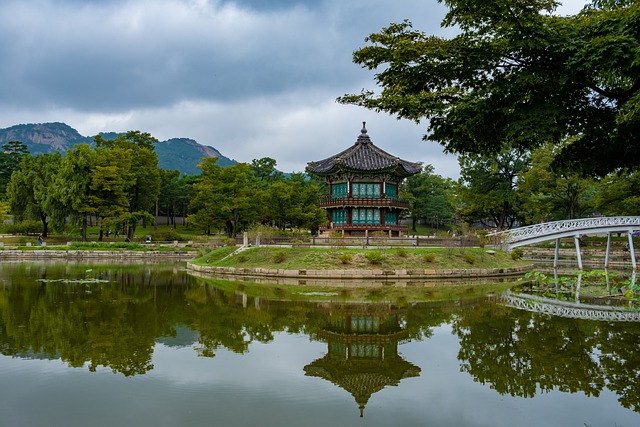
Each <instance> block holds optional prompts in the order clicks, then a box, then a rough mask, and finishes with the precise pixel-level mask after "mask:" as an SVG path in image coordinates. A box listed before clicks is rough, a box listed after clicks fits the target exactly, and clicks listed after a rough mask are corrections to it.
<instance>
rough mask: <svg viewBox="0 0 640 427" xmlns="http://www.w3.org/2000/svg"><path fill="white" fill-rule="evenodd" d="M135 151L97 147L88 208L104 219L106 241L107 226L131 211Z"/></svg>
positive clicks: (102, 228) (101, 219) (103, 228)
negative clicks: (132, 156)
mask: <svg viewBox="0 0 640 427" xmlns="http://www.w3.org/2000/svg"><path fill="white" fill-rule="evenodd" d="M131 162H132V159H131V152H130V150H128V149H125V148H121V147H114V148H111V149H106V148H104V147H98V148H96V158H95V167H94V169H93V171H92V173H91V183H90V185H89V195H88V196H87V205H88V206H87V211H88V212H89V213H91V214H92V215H96V216H97V217H98V218H99V220H100V224H99V225H100V236H99V240H100V241H102V237H103V235H104V231H105V228H107V227H108V226H109V225H111V223H112V222H113V221H116V220H119V219H122V217H123V216H124V215H125V214H126V213H127V212H128V208H129V199H128V198H127V188H128V186H129V182H130V180H131V178H130V177H131Z"/></svg>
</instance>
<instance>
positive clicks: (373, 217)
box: [351, 208, 380, 224]
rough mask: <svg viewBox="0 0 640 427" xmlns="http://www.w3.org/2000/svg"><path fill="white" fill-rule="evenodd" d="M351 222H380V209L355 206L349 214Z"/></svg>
mask: <svg viewBox="0 0 640 427" xmlns="http://www.w3.org/2000/svg"><path fill="white" fill-rule="evenodd" d="M351 223H352V224H380V209H374V208H355V209H353V212H352V214H351Z"/></svg>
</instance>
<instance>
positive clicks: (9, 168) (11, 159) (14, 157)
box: [0, 141, 29, 194]
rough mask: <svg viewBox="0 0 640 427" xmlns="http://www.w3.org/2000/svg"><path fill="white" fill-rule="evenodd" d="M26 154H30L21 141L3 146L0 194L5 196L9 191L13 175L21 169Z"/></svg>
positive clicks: (0, 164) (0, 166) (0, 155)
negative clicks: (8, 185) (8, 187)
mask: <svg viewBox="0 0 640 427" xmlns="http://www.w3.org/2000/svg"><path fill="white" fill-rule="evenodd" d="M25 154H29V150H28V149H27V146H26V145H24V143H22V142H20V141H9V142H7V143H5V144H2V150H1V151H0V194H4V192H5V191H6V190H7V184H8V183H9V180H10V179H11V174H12V173H13V172H14V171H16V170H18V169H20V162H21V161H22V157H23V156H24V155H25Z"/></svg>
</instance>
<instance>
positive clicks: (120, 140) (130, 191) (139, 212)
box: [95, 131, 162, 240]
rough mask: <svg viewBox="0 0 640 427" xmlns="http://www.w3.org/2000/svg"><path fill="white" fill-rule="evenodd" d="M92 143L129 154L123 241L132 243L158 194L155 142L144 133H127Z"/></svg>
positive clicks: (99, 138) (158, 177)
mask: <svg viewBox="0 0 640 427" xmlns="http://www.w3.org/2000/svg"><path fill="white" fill-rule="evenodd" d="M95 142H96V146H97V147H103V148H106V149H115V148H121V149H125V150H128V151H129V156H130V159H131V168H130V171H129V181H128V183H127V184H128V185H127V187H126V194H127V198H128V200H129V212H128V214H127V219H128V221H127V223H128V227H127V238H128V239H129V240H132V239H133V236H134V234H135V230H136V226H137V224H138V222H139V221H140V220H143V221H146V220H149V219H152V216H151V214H150V213H149V212H150V211H151V209H152V208H153V207H154V206H155V203H156V201H157V200H158V195H159V194H160V187H161V185H162V180H161V176H160V169H159V168H158V154H157V153H156V152H155V147H154V145H153V144H155V143H156V142H158V140H157V139H156V138H154V137H153V136H151V135H150V134H149V133H146V132H140V131H130V132H127V133H125V134H121V135H118V136H117V137H116V138H115V139H109V140H107V139H104V138H103V137H102V136H100V135H98V136H96V137H95Z"/></svg>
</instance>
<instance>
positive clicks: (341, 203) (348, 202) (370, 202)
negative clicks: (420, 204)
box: [320, 196, 409, 209]
mask: <svg viewBox="0 0 640 427" xmlns="http://www.w3.org/2000/svg"><path fill="white" fill-rule="evenodd" d="M347 206H349V207H362V206H364V207H393V208H397V209H409V202H408V201H407V200H405V199H400V198H397V197H386V196H385V197H342V198H333V197H331V196H323V197H321V198H320V207H321V208H334V207H347Z"/></svg>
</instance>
